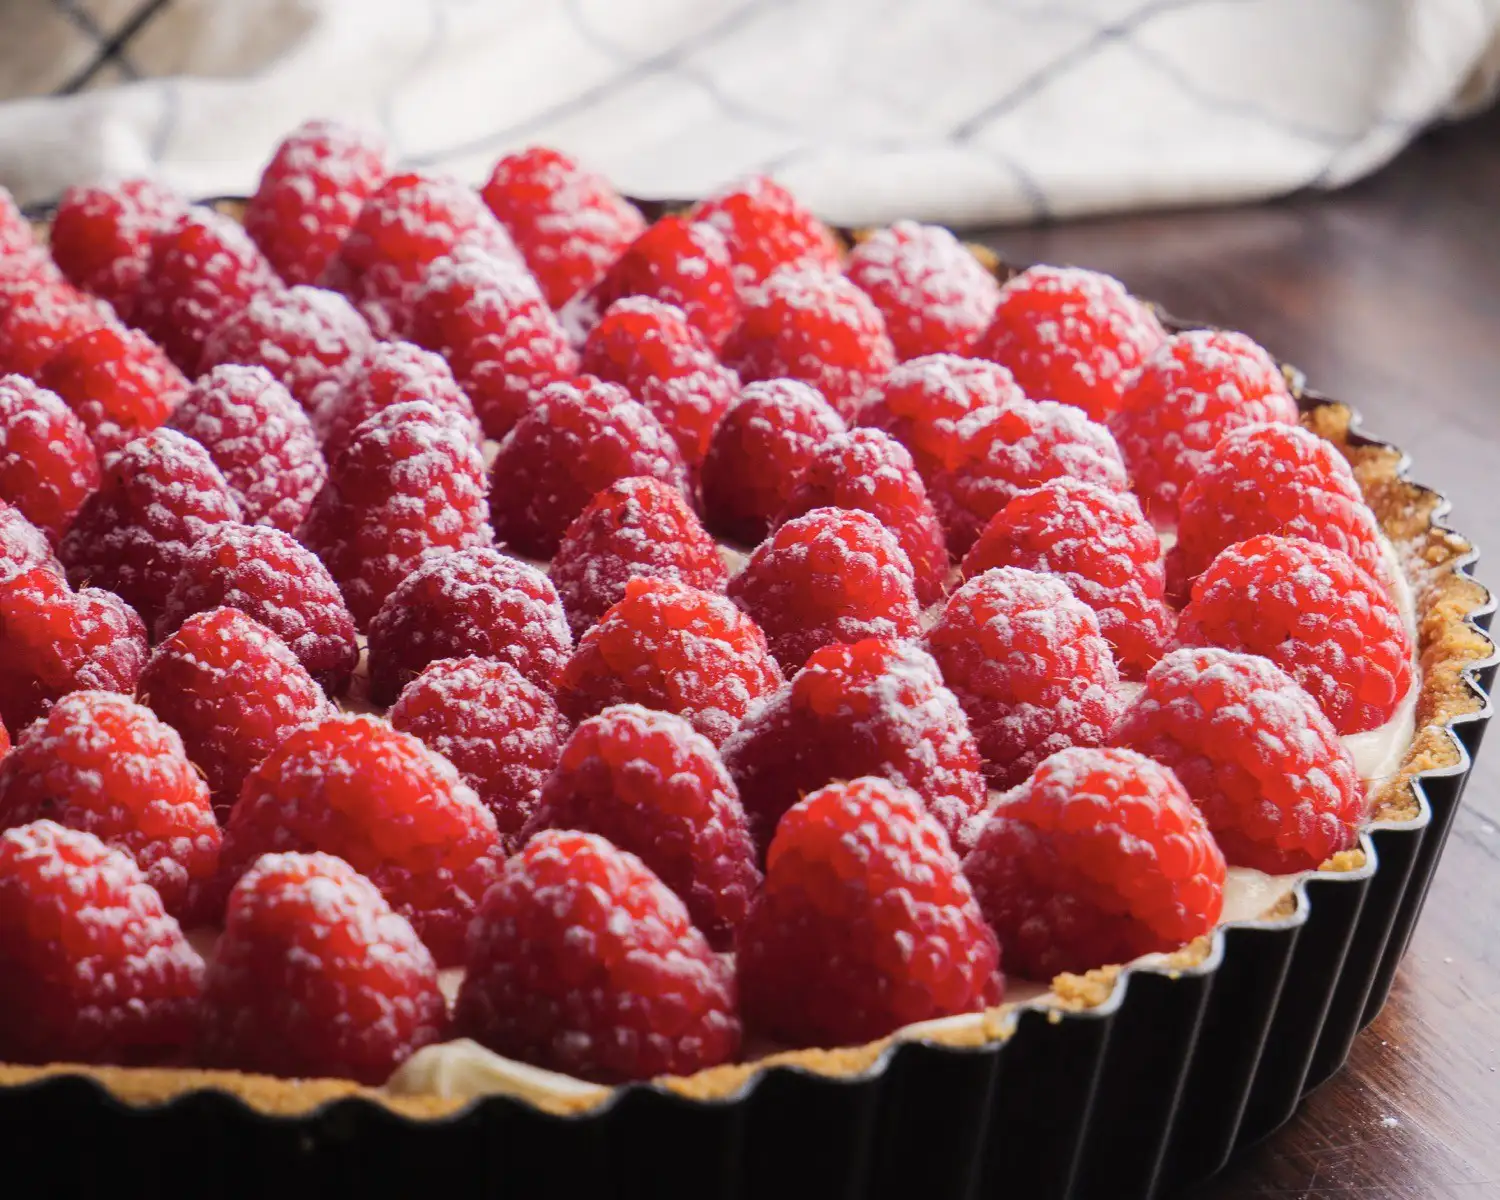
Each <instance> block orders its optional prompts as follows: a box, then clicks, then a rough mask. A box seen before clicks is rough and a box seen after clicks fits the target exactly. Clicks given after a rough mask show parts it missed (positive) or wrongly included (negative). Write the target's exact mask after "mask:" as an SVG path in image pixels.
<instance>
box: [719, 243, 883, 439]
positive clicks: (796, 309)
mask: <svg viewBox="0 0 1500 1200" xmlns="http://www.w3.org/2000/svg"><path fill="white" fill-rule="evenodd" d="M744 303H745V311H744V315H743V317H742V318H741V320H740V323H739V325H738V326H736V327H735V330H734V332H733V333H731V334H730V335H729V340H728V341H727V342H725V343H724V354H723V357H724V361H725V362H726V363H727V364H728V365H729V366H731V367H734V368H736V369H737V370H738V371H739V373H740V378H741V379H743V380H745V381H746V382H747V383H748V382H752V381H754V380H757V379H780V378H788V379H801V380H803V381H804V382H806V383H810V384H812V385H813V386H814V387H816V388H817V389H818V391H820V392H821V393H822V394H823V397H824V398H825V399H826V400H827V401H828V403H829V404H831V405H833V407H834V408H835V409H837V410H838V413H839V415H840V416H841V417H843V418H844V419H845V420H852V419H853V417H854V414H855V412H856V411H857V410H858V409H859V406H860V404H861V403H863V401H864V398H865V393H866V392H868V391H869V390H870V388H872V387H873V386H875V385H876V384H878V383H879V382H880V381H881V380H882V379H884V378H885V377H886V375H888V374H889V373H890V370H891V368H892V367H893V366H895V365H896V352H895V351H894V350H893V349H892V348H891V339H890V338H888V337H887V336H886V333H885V320H884V318H883V317H881V315H880V310H879V309H878V308H876V307H875V305H874V303H873V302H872V301H871V300H870V298H869V297H868V296H866V295H865V294H864V293H863V292H862V291H860V290H859V288H857V287H855V286H854V284H852V283H850V282H849V280H847V279H845V278H844V277H843V276H842V275H829V274H827V273H826V272H823V271H816V270H795V269H792V268H788V269H786V270H782V271H778V272H776V274H774V275H772V276H771V278H769V279H768V280H766V282H765V283H764V284H762V285H761V286H759V287H756V288H752V289H751V290H750V291H749V292H747V293H745V297H744Z"/></svg>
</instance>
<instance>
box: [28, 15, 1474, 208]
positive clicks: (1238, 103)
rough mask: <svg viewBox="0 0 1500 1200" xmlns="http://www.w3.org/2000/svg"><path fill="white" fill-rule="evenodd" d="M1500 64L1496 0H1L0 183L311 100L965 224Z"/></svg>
mask: <svg viewBox="0 0 1500 1200" xmlns="http://www.w3.org/2000/svg"><path fill="white" fill-rule="evenodd" d="M1497 70H1500V0H5V2H4V3H0V96H4V97H10V98H8V99H6V100H5V101H4V102H3V103H0V183H3V184H5V185H6V186H8V187H10V188H11V189H12V190H13V191H14V192H16V193H17V195H18V196H19V197H20V198H21V199H22V200H23V201H25V202H33V203H34V202H40V201H45V200H48V199H50V198H52V197H54V196H55V195H56V194H57V193H58V192H59V191H60V190H61V189H62V188H63V187H65V186H66V185H68V184H69V183H73V182H76V181H79V180H87V179H96V178H101V177H111V176H115V177H118V176H122V175H129V174H141V173H150V174H156V175H159V176H162V177H164V178H165V179H166V180H168V181H169V182H171V183H172V184H174V185H176V186H177V187H179V188H180V189H183V190H184V191H186V192H188V193H191V194H194V195H218V194H232V193H243V192H246V191H248V190H251V189H253V187H254V186H255V181H256V178H257V176H258V174H259V172H260V169H261V166H262V165H263V163H264V162H265V160H266V159H267V157H268V156H269V154H270V152H271V150H272V148H273V147H274V145H275V143H276V141H277V139H278V138H279V137H280V136H281V135H282V134H283V133H285V132H286V131H287V130H288V129H290V128H291V127H292V126H294V125H296V124H297V123H299V122H300V121H302V120H304V119H306V118H308V117H312V116H325V115H326V116H335V117H340V118H345V119H349V120H353V121H357V122H363V123H368V124H371V125H374V126H376V127H379V128H382V129H383V130H384V131H385V132H386V133H387V135H388V136H389V137H390V139H391V141H392V143H393V145H394V146H395V148H396V151H397V153H398V155H399V156H400V158H401V159H402V161H403V162H405V163H407V164H410V165H415V166H421V167H427V168H436V169H441V170H446V171H451V172H454V173H456V174H458V175H460V176H462V177H463V178H466V179H468V180H470V181H473V182H476V183H477V182H480V181H482V179H483V178H484V175H485V173H486V172H487V170H488V168H489V166H490V164H491V163H493V161H494V160H495V159H496V158H497V157H499V156H500V155H501V154H503V153H504V152H506V151H507V150H512V149H516V148H519V147H521V146H525V145H528V144H534V143H546V144H551V145H555V146H558V147H560V148H562V149H565V150H567V151H570V152H572V153H573V154H575V155H576V156H578V157H579V158H580V159H582V160H584V161H585V162H587V163H589V164H590V165H592V166H594V167H596V168H598V169H599V170H601V171H603V172H604V173H605V174H607V175H608V176H609V177H610V178H611V179H613V180H614V181H615V183H616V184H617V185H618V186H619V187H621V188H622V189H624V190H625V191H627V192H629V193H631V194H633V195H638V196H650V197H691V196H695V195H700V194H702V193H703V192H705V191H706V190H708V189H711V188H713V187H716V186H718V185H720V184H723V183H724V182H726V181H727V180H730V179H733V178H735V177H738V176H741V175H745V174H747V173H750V172H756V171H767V172H771V173H773V174H775V175H776V176H777V177H778V178H780V179H782V180H783V181H784V182H785V183H787V184H788V185H789V186H791V187H792V188H793V189H794V190H795V191H796V192H797V193H798V194H800V195H801V196H802V197H804V198H805V199H806V200H807V202H808V203H809V204H810V205H811V206H812V207H813V208H814V209H816V210H817V211H818V212H820V213H822V214H823V215H824V216H826V217H828V218H830V219H832V220H836V221H843V222H849V223H863V222H877V221H884V220H888V219H890V218H893V217H896V216H898V215H905V216H915V217H919V218H924V219H928V220H937V221H944V222H948V223H951V224H959V225H966V224H975V223H981V222H990V221H1016V220H1028V219H1035V218H1039V217H1048V216H1071V215H1078V214H1084V213H1095V212H1103V211H1109V210H1120V209H1129V208H1141V207H1149V206H1159V205H1167V204H1174V205H1175V204H1201V203H1213V202H1222V201H1229V200H1240V199H1253V198H1259V197H1265V196H1270V195H1276V194H1280V193H1284V192H1289V191H1293V190H1295V189H1298V188H1304V187H1333V186H1337V185H1339V184H1342V183H1345V182H1347V181H1349V180H1351V179H1354V178H1356V177H1358V176H1360V175H1362V174H1364V173H1366V172H1369V171H1371V170H1373V169H1374V168H1376V167H1377V166H1379V165H1380V164H1381V163H1383V162H1385V161H1386V160H1387V159H1388V158H1390V157H1391V155H1393V154H1394V153H1395V152H1396V151H1397V150H1399V149H1400V148H1401V146H1403V145H1404V144H1405V143H1406V142H1407V141H1409V140H1410V139H1411V137H1412V136H1413V135H1414V134H1415V133H1416V132H1417V131H1418V130H1420V129H1421V128H1422V127H1423V126H1425V125H1427V124H1429V123H1431V122H1432V121H1434V120H1437V119H1440V118H1442V117H1443V116H1445V115H1447V114H1449V113H1451V112H1454V111H1456V110H1460V109H1464V108H1469V107H1473V106H1475V105H1477V104H1479V103H1482V102H1483V101H1484V100H1485V99H1486V98H1487V97H1488V96H1489V94H1490V93H1491V92H1492V90H1493V88H1494V84H1495V77H1496V74H1497ZM38 93H62V94H38Z"/></svg>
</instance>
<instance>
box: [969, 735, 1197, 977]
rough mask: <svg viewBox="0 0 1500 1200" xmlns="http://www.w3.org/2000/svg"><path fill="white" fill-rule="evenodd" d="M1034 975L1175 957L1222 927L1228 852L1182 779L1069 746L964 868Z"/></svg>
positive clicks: (1003, 814)
mask: <svg viewBox="0 0 1500 1200" xmlns="http://www.w3.org/2000/svg"><path fill="white" fill-rule="evenodd" d="M964 874H965V875H966V876H968V879H969V883H970V884H971V885H972V886H973V888H974V894H975V896H977V897H978V899H979V907H980V908H981V909H982V910H983V912H984V918H985V920H986V921H988V922H989V924H990V928H991V929H993V930H994V931H995V933H996V935H997V936H998V937H999V939H1000V948H1001V952H1002V953H1003V954H1004V956H1005V965H1006V968H1007V969H1008V970H1009V971H1011V972H1012V973H1013V974H1016V975H1020V976H1022V977H1024V978H1026V979H1036V980H1050V979H1051V978H1052V977H1053V976H1055V975H1058V974H1061V973H1062V972H1064V971H1077V972H1082V971H1088V970H1091V969H1092V968H1094V967H1102V966H1106V965H1109V964H1114V963H1127V962H1130V961H1131V960H1132V959H1134V958H1138V957H1140V956H1141V955H1142V954H1153V953H1165V952H1168V951H1172V950H1176V949H1178V948H1179V947H1180V946H1182V945H1183V944H1184V943H1186V942H1190V941H1192V940H1193V938H1195V937H1198V936H1200V935H1201V934H1205V933H1208V932H1209V931H1210V930H1211V929H1213V927H1214V926H1215V925H1216V924H1218V921H1219V913H1220V911H1221V909H1222V908H1223V904H1224V855H1223V854H1222V853H1221V852H1220V850H1219V847H1218V844H1217V843H1216V842H1215V841H1214V839H1213V835H1212V834H1210V833H1209V831H1208V825H1207V824H1206V823H1205V822H1204V820H1203V814H1202V813H1200V812H1199V811H1198V809H1197V807H1196V806H1195V805H1194V804H1193V802H1192V800H1191V798H1189V796H1188V794H1187V792H1186V791H1184V790H1183V787H1182V784H1180V783H1178V782H1177V777H1176V776H1175V775H1173V774H1172V772H1171V771H1169V770H1167V769H1166V768H1165V767H1162V766H1160V765H1158V764H1157V763H1154V762H1152V761H1151V760H1150V759H1149V758H1144V757H1142V756H1141V755H1139V754H1136V753H1134V752H1133V751H1130V750H1099V749H1084V748H1082V747H1074V748H1073V749H1071V750H1060V751H1058V752H1057V753H1056V754H1054V755H1053V756H1052V757H1051V758H1049V759H1047V760H1046V761H1045V762H1043V763H1042V764H1041V766H1039V767H1038V768H1037V769H1036V772H1035V774H1033V775H1032V776H1031V778H1030V779H1028V780H1026V782H1025V783H1023V784H1021V786H1020V787H1018V788H1016V789H1015V791H1013V792H1011V793H1010V794H1009V795H1008V796H1007V797H1006V800H1005V803H1004V804H1002V805H1001V806H1000V807H999V808H997V809H996V810H995V811H994V812H993V813H992V814H991V815H990V818H989V820H988V822H987V823H986V824H985V826H984V829H983V831H982V832H981V833H980V834H979V840H978V843H977V845H976V846H975V847H974V850H973V851H972V852H971V853H970V854H969V856H968V858H966V859H965V860H964Z"/></svg>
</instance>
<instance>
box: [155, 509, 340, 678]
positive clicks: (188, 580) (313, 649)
mask: <svg viewBox="0 0 1500 1200" xmlns="http://www.w3.org/2000/svg"><path fill="white" fill-rule="evenodd" d="M221 606H227V607H230V608H237V609H239V610H240V611H241V612H243V613H244V614H245V615H246V616H248V617H250V618H251V619H253V620H256V621H259V622H260V623H261V624H262V625H264V626H265V627H266V628H267V629H269V630H270V631H271V632H272V633H274V634H275V635H276V636H277V637H279V638H280V639H281V640H282V642H283V643H285V644H286V646H287V648H288V649H290V650H291V652H292V653H293V654H295V655H296V656H297V661H298V662H300V663H301V664H302V665H303V667H304V668H306V670H307V673H308V674H309V675H311V676H312V677H313V678H314V679H316V680H317V681H318V682H319V683H321V684H322V685H323V688H324V690H325V691H327V692H328V694H329V695H337V694H338V693H339V692H341V691H343V689H344V685H345V684H346V683H348V681H349V676H350V675H351V674H352V673H353V671H354V666H355V663H356V662H358V660H359V646H358V644H357V643H356V642H355V635H354V618H353V617H351V616H350V615H349V609H348V608H347V607H346V606H345V604H344V598H343V596H341V595H340V594H339V588H338V584H336V583H335V582H334V581H333V577H332V576H331V575H329V574H328V569H327V568H326V567H325V566H324V565H323V564H322V563H321V562H319V561H318V558H317V556H316V555H315V554H313V552H312V551H311V550H308V549H307V548H306V547H304V546H302V545H300V544H298V542H297V540H296V539H295V538H293V537H292V536H291V535H290V534H287V533H283V532H282V531H281V530H279V529H272V528H270V527H269V526H265V525H254V526H251V525H232V524H227V525H216V526H214V528H213V529H211V530H209V531H208V533H206V534H204V536H203V537H201V538H200V539H199V540H198V541H196V542H194V543H193V546H192V548H191V549H190V550H189V551H188V552H187V554H186V555H185V556H184V557H183V560H182V567H181V569H180V571H179V572H178V575H177V578H176V579H175V580H174V581H173V583H172V587H171V590H170V591H169V592H168V593H167V598H166V600H165V601H164V602H163V604H162V609H161V614H160V615H159V616H158V617H157V620H156V630H155V632H156V637H157V639H158V640H160V639H163V638H166V637H169V636H170V635H171V634H172V632H173V631H174V630H175V629H177V627H178V626H179V625H181V624H182V622H183V621H184V620H186V619H187V618H188V617H190V616H192V615H193V614H194V613H200V612H207V611H208V610H209V609H213V608H219V607H221Z"/></svg>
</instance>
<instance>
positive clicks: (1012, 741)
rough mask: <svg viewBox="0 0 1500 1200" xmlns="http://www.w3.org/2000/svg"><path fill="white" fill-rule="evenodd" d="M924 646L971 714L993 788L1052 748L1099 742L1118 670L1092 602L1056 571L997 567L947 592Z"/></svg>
mask: <svg viewBox="0 0 1500 1200" xmlns="http://www.w3.org/2000/svg"><path fill="white" fill-rule="evenodd" d="M926 645H927V649H928V650H929V651H930V652H931V654H932V657H933V658H935V659H937V664H938V667H939V668H940V669H941V670H942V672H943V680H944V682H946V683H947V685H948V686H949V687H950V688H952V689H953V694H954V695H956V696H957V697H958V702H959V703H960V704H961V705H963V709H964V712H965V713H967V714H968V717H969V725H970V726H971V727H972V728H973V730H974V739H975V740H976V741H977V742H978V743H979V753H980V756H981V757H982V758H983V759H984V770H985V774H986V775H987V776H988V777H989V781H990V784H991V786H992V787H998V788H1007V787H1013V786H1014V785H1015V784H1017V783H1020V782H1021V780H1023V779H1025V778H1026V776H1028V775H1030V774H1031V772H1032V771H1033V770H1034V769H1035V768H1036V765H1037V764H1038V763H1039V762H1041V761H1042V760H1043V759H1044V758H1046V757H1047V756H1048V755H1050V754H1054V753H1056V752H1057V751H1058V750H1062V749H1065V748H1067V747H1068V746H1102V745H1103V744H1104V743H1105V742H1107V741H1108V740H1109V735H1110V730H1111V729H1112V728H1113V726H1114V723H1115V719H1116V718H1117V717H1118V716H1119V715H1120V709H1121V704H1122V701H1121V696H1120V693H1119V690H1118V688H1119V682H1120V676H1119V671H1118V669H1117V668H1116V667H1115V660H1114V659H1113V658H1112V657H1111V655H1110V652H1109V643H1108V642H1106V641H1105V640H1104V638H1103V636H1102V635H1101V634H1100V632H1099V620H1098V618H1097V617H1095V616H1094V612H1093V610H1092V609H1091V608H1089V607H1088V606H1087V605H1085V604H1084V603H1083V601H1081V600H1079V599H1078V598H1077V597H1076V596H1074V595H1073V593H1072V592H1070V591H1069V590H1068V585H1067V584H1066V583H1064V582H1063V581H1062V580H1061V579H1058V578H1055V577H1054V576H1051V575H1040V574H1038V573H1037V572H1035V571H1027V570H1023V569H1022V568H1020V567H996V568H995V569H994V570H991V571H986V572H984V574H982V575H976V576H975V577H974V578H973V579H970V580H969V581H968V582H967V583H965V584H964V585H963V587H961V588H959V589H958V591H956V592H954V593H953V595H952V596H950V597H949V598H948V604H947V606H946V607H945V608H944V609H943V615H942V616H941V617H940V618H938V621H937V624H935V625H934V626H933V627H932V628H931V629H930V630H928V632H927V639H926Z"/></svg>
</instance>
